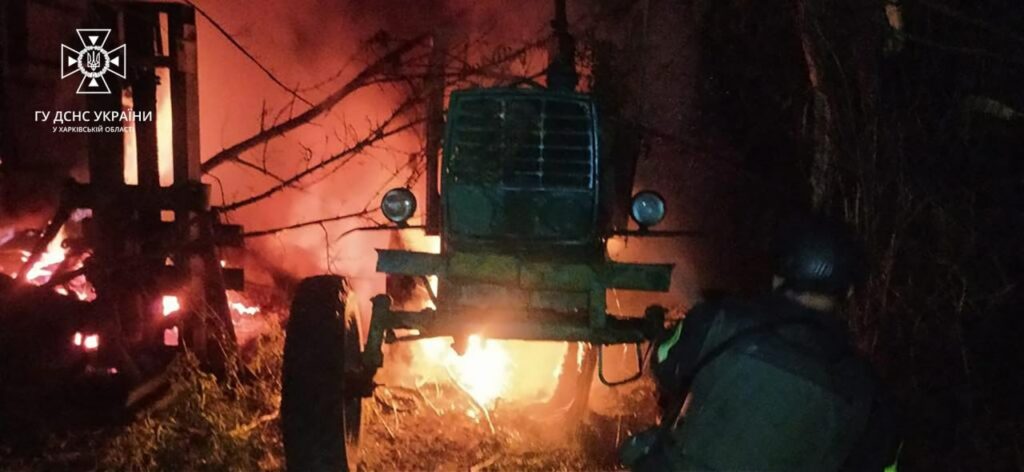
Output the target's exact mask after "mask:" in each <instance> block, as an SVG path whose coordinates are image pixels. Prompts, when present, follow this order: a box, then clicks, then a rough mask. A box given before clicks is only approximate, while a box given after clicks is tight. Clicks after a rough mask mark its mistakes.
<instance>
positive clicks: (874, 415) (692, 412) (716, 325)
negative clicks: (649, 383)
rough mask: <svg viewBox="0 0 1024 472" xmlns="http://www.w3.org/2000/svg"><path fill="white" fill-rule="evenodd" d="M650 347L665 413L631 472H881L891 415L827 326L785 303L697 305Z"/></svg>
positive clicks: (891, 446)
mask: <svg viewBox="0 0 1024 472" xmlns="http://www.w3.org/2000/svg"><path fill="white" fill-rule="evenodd" d="M674 337H675V339H673V340H671V341H670V342H667V343H665V344H663V345H662V346H661V349H659V350H658V353H657V356H656V357H657V358H658V359H656V363H655V366H654V369H655V376H656V378H657V379H658V382H659V387H660V388H661V392H662V397H663V398H665V399H668V400H669V401H668V403H669V404H673V403H674V406H670V407H668V411H670V412H672V411H673V410H674V411H678V410H679V407H680V405H681V400H682V399H683V398H687V393H689V399H688V400H687V405H686V408H685V414H684V415H680V416H677V415H676V414H672V413H670V414H668V415H667V417H666V419H665V423H664V424H663V425H662V431H661V432H660V434H658V436H657V440H656V442H655V445H654V447H652V448H651V452H650V453H649V454H648V455H647V456H646V457H644V458H643V459H642V460H641V461H640V462H639V463H637V464H634V466H633V468H634V470H687V471H689V470H707V471H747V470H757V471H772V470H785V471H814V472H820V471H839V470H843V471H845V470H858V471H859V470H876V471H881V470H883V469H885V467H886V466H887V465H889V464H892V463H893V462H894V460H895V455H896V452H897V447H898V445H897V443H896V432H895V429H894V421H893V412H892V409H891V402H889V401H888V400H887V399H886V398H885V396H884V394H883V391H882V389H881V388H880V385H879V382H878V381H877V379H876V377H875V375H874V373H873V372H872V369H871V367H870V365H869V364H868V363H867V362H866V361H864V360H863V359H861V358H860V357H859V356H858V355H857V354H856V352H855V351H854V349H853V348H852V347H851V345H850V342H849V339H848V336H847V334H846V330H845V328H844V326H843V325H842V324H841V323H840V322H839V320H837V319H835V318H834V317H832V316H830V315H828V314H825V313H821V312H816V311H812V310H809V309H807V308H804V307H802V306H801V305H798V304H796V303H794V302H792V301H790V300H789V299H786V298H784V297H781V296H776V297H771V298H768V299H766V300H761V301H759V302H756V303H746V302H738V301H721V302H714V303H706V304H702V305H699V306H697V307H696V308H694V309H693V310H691V312H690V313H689V314H688V315H687V317H686V319H685V321H684V324H682V325H681V327H677V331H676V332H675V333H674Z"/></svg>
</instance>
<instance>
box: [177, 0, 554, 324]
mask: <svg viewBox="0 0 1024 472" xmlns="http://www.w3.org/2000/svg"><path fill="white" fill-rule="evenodd" d="M196 3H197V5H198V6H199V7H200V8H202V9H203V10H204V11H205V12H206V13H208V14H209V15H210V16H211V17H212V18H213V19H214V20H216V21H217V22H218V23H219V24H220V25H221V26H222V27H224V28H225V29H226V30H227V31H228V32H230V33H231V35H232V36H233V37H234V39H235V40H236V41H238V42H239V43H241V44H242V45H244V47H245V48H246V49H247V50H248V51H249V52H250V53H252V54H253V55H254V56H256V57H257V58H258V59H259V61H260V62H261V63H263V64H264V65H265V66H266V67H267V68H269V69H270V70H271V71H272V72H273V73H274V75H275V76H277V77H278V78H279V79H280V80H281V81H282V82H284V83H285V84H287V85H288V86H289V87H294V88H295V89H296V90H297V91H298V92H299V94H301V95H302V96H303V97H304V98H306V99H308V100H310V101H312V102H314V103H316V102H317V101H319V100H320V99H322V98H323V97H325V96H326V95H328V94H330V93H331V92H332V91H333V90H334V89H336V88H337V87H339V86H341V85H342V84H344V83H346V82H347V81H348V80H349V79H351V78H352V77H353V76H354V75H355V74H357V73H358V72H359V71H360V70H361V69H362V68H363V66H364V65H365V64H366V63H367V62H368V61H369V60H371V59H372V58H373V57H372V54H370V51H369V49H370V47H369V46H368V42H367V41H368V39H369V38H373V37H377V38H381V37H387V38H393V39H396V40H401V39H408V38H413V37H415V36H417V35H419V34H422V33H428V32H432V31H436V30H438V29H439V28H444V29H446V31H447V32H448V33H450V34H452V35H454V36H456V37H459V38H463V39H462V40H463V41H465V40H466V39H465V38H484V39H485V40H486V45H483V46H481V47H487V48H491V47H497V46H498V45H508V46H510V47H515V46H517V45H520V44H523V43H526V42H530V41H535V40H537V39H538V38H539V37H540V35H541V34H546V33H547V32H548V21H549V18H550V16H551V11H550V10H551V8H552V7H551V2H550V0H527V1H525V2H515V3H513V2H502V1H497V2H490V3H479V2H470V1H468V0H448V1H444V0H430V1H413V0H389V1H383V2H363V1H355V0H349V1H329V0H296V1H289V2H276V1H270V0H258V1H250V2H229V1H224V0H205V1H197V2H196ZM197 24H198V44H199V94H200V120H201V122H200V129H201V146H200V147H201V153H202V155H203V156H204V157H209V156H212V155H214V154H216V153H217V152H218V151H220V150H222V149H224V148H225V147H228V146H230V145H232V144H234V143H237V142H239V141H241V140H243V139H245V138H247V137H249V136H252V135H254V134H256V133H258V132H259V131H261V130H262V129H264V128H266V127H268V126H270V125H271V124H272V123H273V122H274V121H275V119H276V120H277V121H281V120H283V119H287V118H288V117H290V116H294V115H295V114H298V113H301V112H302V111H304V110H305V109H306V108H307V105H305V104H303V103H300V102H298V101H296V100H295V99H294V97H293V96H292V95H291V94H290V93H289V92H288V91H285V90H282V89H281V87H279V86H278V85H276V84H274V83H273V81H272V80H271V79H269V78H268V77H267V76H266V75H265V74H264V73H263V72H262V71H261V70H260V69H259V67H258V66H257V65H256V64H254V63H252V61H250V60H248V59H247V58H246V57H245V56H244V55H243V54H242V53H240V52H239V51H238V50H237V49H236V48H235V47H234V46H233V45H232V44H231V43H230V42H229V41H228V40H227V39H226V38H225V37H224V36H223V35H222V34H221V33H220V32H219V31H217V29H216V28H214V26H213V25H212V24H211V23H210V22H209V21H207V20H206V19H204V18H202V17H198V15H197ZM378 50H379V48H378ZM489 52H490V51H480V52H479V53H480V54H487V53H489ZM402 98H403V97H402V92H401V91H400V90H395V89H394V88H386V87H375V88H366V89H363V90H360V91H358V92H357V93H355V94H353V95H352V96H350V97H348V98H346V99H345V100H344V101H342V103H341V104H340V105H339V106H337V107H335V108H334V109H333V110H332V111H331V112H330V113H328V114H326V115H324V116H322V117H321V118H318V119H316V120H314V122H313V123H310V124H309V125H307V126H303V127H301V128H300V129H298V130H296V131H295V132H292V133H289V134H288V135H287V136H286V137H285V138H283V139H277V140H274V141H273V142H271V143H270V144H269V145H268V146H266V147H264V148H260V149H257V150H253V151H250V152H248V153H246V154H245V155H244V156H243V158H245V159H246V160H248V161H250V162H252V163H255V164H257V165H260V166H264V165H265V166H266V168H267V169H268V170H269V171H270V172H271V173H272V174H274V175H276V176H284V177H287V176H290V175H293V174H295V173H296V172H299V171H302V170H304V169H306V168H308V167H309V166H312V165H315V164H316V163H317V162H319V160H320V159H323V158H324V157H326V156H329V155H331V154H333V153H336V152H338V151H339V150H341V149H344V148H346V147H347V146H348V145H350V144H351V143H352V142H354V141H355V140H356V139H358V137H360V136H363V135H365V133H366V132H367V131H368V130H369V129H371V128H372V127H373V126H374V125H375V124H376V123H378V122H379V121H380V120H382V119H384V118H385V117H387V116H388V114H390V113H391V111H392V110H393V109H394V107H395V106H396V105H397V104H398V103H399V101H400V100H401V99H402ZM422 139H423V137H422V130H420V129H417V130H416V132H410V133H403V134H401V135H397V136H395V137H393V138H389V139H387V140H385V141H384V142H383V143H381V145H379V146H374V147H373V148H371V149H368V150H366V151H365V152H362V153H360V154H359V155H356V156H352V157H350V158H346V159H347V161H346V162H345V163H344V164H343V165H342V166H341V167H340V168H338V169H337V170H336V171H334V172H332V173H329V174H328V173H321V174H317V175H314V176H312V177H311V178H310V179H308V180H306V181H303V182H302V184H303V185H305V186H304V187H303V188H302V189H287V190H285V191H283V192H279V193H278V194H275V195H274V196H273V197H271V198H270V199H268V200H265V201H263V202H260V203H257V204H255V205H251V206H248V207H244V208H242V209H240V210H238V211H234V212H231V213H230V214H228V215H227V218H228V219H229V220H230V221H231V222H232V223H238V224H242V225H244V226H245V227H246V229H247V230H258V229H264V228H275V227H280V226H285V225H288V224H293V223H296V222H301V221H309V220H316V219H320V218H326V217H331V216H336V215H341V214H348V213H353V212H358V211H360V210H362V209H364V208H367V207H370V208H375V207H376V205H377V203H378V201H377V200H378V199H379V198H380V192H381V191H384V190H387V188H390V187H396V186H401V185H404V184H405V183H406V181H407V180H409V176H410V169H409V167H408V166H407V165H406V164H407V163H408V161H409V159H410V156H414V155H416V154H417V153H418V152H419V150H420V148H421V146H422ZM206 181H207V182H208V183H210V184H211V185H212V186H213V192H212V195H213V198H214V204H219V203H230V202H233V201H237V200H239V199H242V198H245V197H247V196H250V195H252V194H254V193H257V192H259V191H262V190H263V189H266V188H268V187H270V186H272V185H274V184H275V183H276V182H275V180H274V179H273V178H272V177H269V176H267V175H262V174H261V173H259V172H256V171H254V170H252V169H246V168H242V167H239V166H237V165H234V164H227V165H224V166H221V167H220V168H218V169H216V170H215V171H214V172H213V173H212V174H211V175H210V176H208V177H207V178H206ZM422 188H423V183H422V181H420V182H417V184H416V185H414V191H416V193H417V194H418V196H419V197H420V198H422ZM421 201H422V200H421ZM372 216H373V217H375V218H377V220H378V221H380V218H379V217H377V215H372ZM368 224H373V223H372V222H370V221H367V220H365V219H356V220H346V221H340V222H335V223H327V224H324V225H319V226H310V227H306V228H303V229H298V230H293V231H288V232H284V233H280V234H278V235H275V236H272V237H265V238H256V239H251V240H249V241H248V242H247V245H248V247H249V249H250V250H255V251H257V252H259V253H260V254H261V256H262V257H261V258H262V259H263V260H265V261H276V263H277V264H279V265H280V267H279V269H283V270H285V271H288V272H290V273H292V274H294V275H296V276H300V277H301V276H308V275H313V274H316V273H325V272H332V273H339V274H342V275H345V276H347V277H348V278H349V279H350V280H351V282H352V284H353V286H354V288H355V289H356V291H357V292H359V293H360V294H361V295H362V296H361V297H360V298H361V299H369V298H370V295H372V294H374V293H380V292H381V291H383V289H384V277H383V276H381V275H379V274H376V273H375V267H374V266H375V262H376V254H375V252H374V250H373V249H374V248H384V247H387V246H388V235H387V233H386V232H354V233H347V232H349V231H350V230H352V229H353V228H356V227H358V226H366V225H368ZM343 234H347V235H346V236H344V237H341V236H342V235H343ZM339 238H340V239H339ZM249 276H250V277H260V274H257V273H256V272H255V271H250V273H249ZM267 279H269V276H266V277H264V279H257V281H259V282H262V283H273V282H272V280H267ZM363 308H364V311H366V310H368V308H369V306H368V304H367V305H366V306H364V307H363Z"/></svg>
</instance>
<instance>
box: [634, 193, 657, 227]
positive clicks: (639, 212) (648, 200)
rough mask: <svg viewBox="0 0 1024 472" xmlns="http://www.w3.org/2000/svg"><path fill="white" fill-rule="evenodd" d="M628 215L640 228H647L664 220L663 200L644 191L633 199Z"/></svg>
mask: <svg viewBox="0 0 1024 472" xmlns="http://www.w3.org/2000/svg"><path fill="white" fill-rule="evenodd" d="M629 214H630V216H632V217H633V221H636V223H637V224H638V225H640V227H641V228H649V227H651V226H654V225H656V224H658V223H661V220H663V219H665V199H663V198H661V195H658V194H657V193H655V192H651V191H649V190H645V191H643V192H640V193H638V194H636V195H635V196H634V197H633V204H632V205H630V208H629Z"/></svg>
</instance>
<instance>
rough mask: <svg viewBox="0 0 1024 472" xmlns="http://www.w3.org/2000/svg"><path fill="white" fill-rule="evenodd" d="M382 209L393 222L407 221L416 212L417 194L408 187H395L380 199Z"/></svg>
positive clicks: (385, 215)
mask: <svg viewBox="0 0 1024 472" xmlns="http://www.w3.org/2000/svg"><path fill="white" fill-rule="evenodd" d="M380 211H381V213H384V217H385V218H387V219H388V220H390V221H391V222H392V223H405V222H406V220H408V219H409V218H411V217H412V215H413V214H414V213H416V196H415V195H413V194H412V191H410V190H409V189H407V188H401V187H400V188H393V189H391V190H388V193H385V194H384V198H382V199H381V200H380Z"/></svg>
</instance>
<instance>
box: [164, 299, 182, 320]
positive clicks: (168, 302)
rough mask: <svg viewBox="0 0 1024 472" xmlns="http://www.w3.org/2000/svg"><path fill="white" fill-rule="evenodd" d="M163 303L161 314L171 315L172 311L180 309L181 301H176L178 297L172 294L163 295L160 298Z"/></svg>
mask: <svg viewBox="0 0 1024 472" xmlns="http://www.w3.org/2000/svg"><path fill="white" fill-rule="evenodd" d="M161 303H162V305H163V308H164V309H163V315H164V316H171V314H172V313H174V312H176V311H178V310H181V302H180V301H178V297H176V296H174V295H164V297H163V299H162V300H161Z"/></svg>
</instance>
